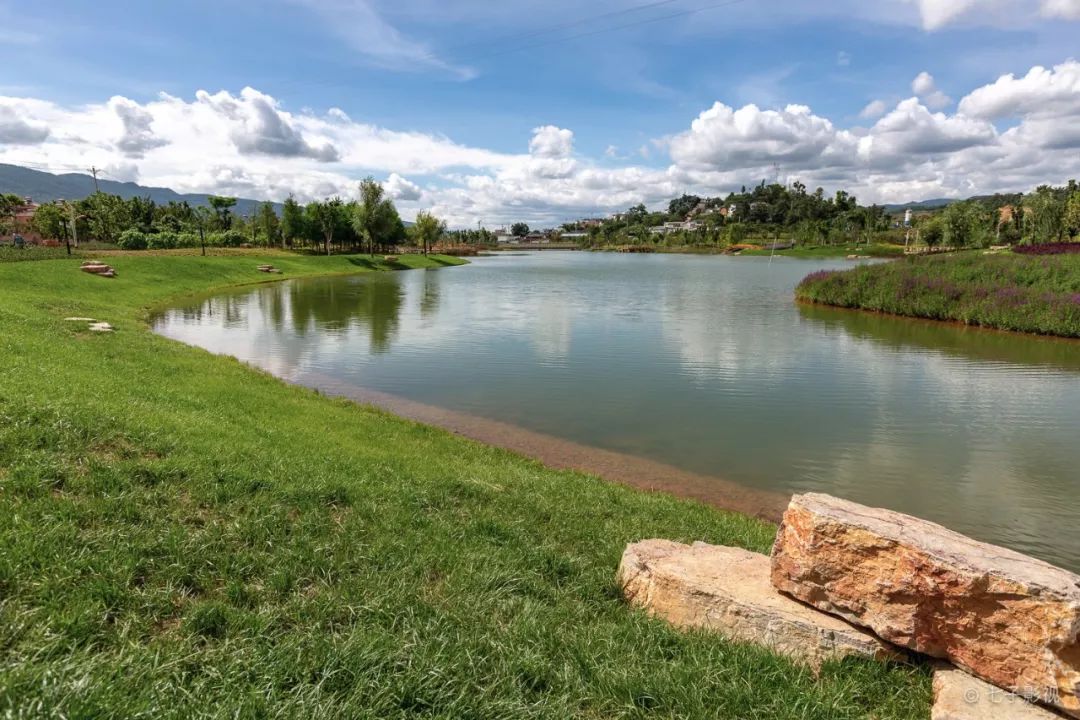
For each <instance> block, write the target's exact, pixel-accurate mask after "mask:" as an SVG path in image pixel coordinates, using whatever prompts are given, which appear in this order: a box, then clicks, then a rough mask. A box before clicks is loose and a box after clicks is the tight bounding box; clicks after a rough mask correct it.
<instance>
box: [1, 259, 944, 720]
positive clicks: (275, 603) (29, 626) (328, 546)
mask: <svg viewBox="0 0 1080 720" xmlns="http://www.w3.org/2000/svg"><path fill="white" fill-rule="evenodd" d="M260 257H261V256H259V255H258V254H250V253H249V254H225V255H223V256H216V257H208V258H201V257H198V256H193V255H184V254H177V253H173V254H163V255H143V254H140V255H134V254H125V255H118V256H116V257H111V258H109V262H110V263H111V264H112V265H113V266H114V267H115V268H116V269H117V272H118V273H119V277H118V278H117V279H115V280H107V279H102V278H98V277H93V276H89V275H86V274H84V273H81V272H79V271H78V270H77V266H78V261H77V260H73V261H72V260H43V261H41V262H27V263H6V264H0V503H2V505H3V510H4V511H3V512H2V513H0V548H2V552H0V716H3V717H11V718H23V717H27V718H28V717H65V718H132V717H176V718H189V717H198V716H202V717H235V718H263V717H289V718H293V717H310V718H394V717H428V718H434V717H440V718H522V717H526V718H529V717H535V718H539V717H545V718H566V717H588V718H616V717H628V718H638V717H657V718H676V717H678V718H691V717H702V718H706V717H707V718H793V719H794V718H799V719H809V718H821V719H822V720H824V719H829V720H835V719H837V718H840V719H843V718H876V719H878V720H885V719H891V718H920V719H921V718H925V717H926V716H927V714H928V706H929V695H930V688H929V680H928V671H927V670H926V669H925V668H922V667H917V668H912V667H904V666H889V665H883V664H879V663H874V662H867V661H846V662H843V663H834V664H830V665H828V666H826V667H825V668H824V669H823V671H822V672H821V674H820V676H817V677H815V675H814V674H813V673H812V672H810V671H809V670H807V669H803V668H800V667H798V666H796V665H793V664H791V663H790V662H788V661H786V660H784V659H781V658H778V657H775V656H773V655H771V654H769V653H767V652H764V651H762V650H760V649H756V648H753V647H747V646H740V645H736V644H731V643H728V642H725V641H723V640H720V639H718V638H716V637H713V636H708V635H705V634H702V633H685V634H684V633H680V632H676V631H674V630H672V629H669V628H668V627H666V626H665V625H664V624H662V623H660V622H657V621H653V620H650V619H648V618H646V617H644V616H643V615H642V614H640V613H637V612H633V611H631V610H630V609H629V608H628V607H627V606H626V605H625V604H624V602H623V601H622V599H621V596H620V592H619V588H618V587H616V584H615V582H614V575H615V569H616V566H617V564H618V560H619V557H620V555H621V553H622V550H623V548H624V546H625V545H626V544H627V543H628V542H631V541H635V540H639V539H642V538H648V537H666V538H672V539H677V540H683V541H691V540H705V541H708V542H712V543H720V544H731V545H739V546H743V547H747V548H752V549H754V550H758V551H765V552H767V551H768V549H769V546H770V543H771V540H772V536H773V533H774V530H775V528H773V527H772V526H769V525H768V524H765V523H762V522H758V521H756V520H752V519H749V518H747V517H743V516H739V515H735V514H730V513H724V512H720V511H717V510H714V509H710V508H707V507H705V506H702V505H699V504H695V503H693V502H688V501H682V500H678V499H674V498H671V497H667V496H663V495H654V494H647V493H642V492H638V491H634V490H631V489H627V488H624V487H620V486H615V485H612V484H609V483H605V482H602V481H600V480H598V479H595V478H592V477H588V476H585V475H581V474H576V473H572V472H560V471H555V470H550V469H547V468H545V467H543V466H542V465H540V464H538V463H536V462H532V461H530V460H527V459H523V458H521V457H519V456H516V455H513V454H511V453H508V452H505V451H501V450H497V449H493V448H490V447H486V446H483V445H480V444H477V443H474V442H470V441H467V440H463V439H461V438H458V437H455V436H454V435H452V434H450V433H448V432H444V431H441V430H438V429H434V428H431V427H426V426H422V425H418V424H415V423H412V422H409V421H406V420H402V419H399V418H396V417H394V416H391V415H389V414H386V413H383V412H381V411H378V410H375V409H372V408H369V407H362V406H359V405H356V404H354V403H352V402H346V401H343V400H336V399H332V398H327V397H324V396H320V395H319V394H317V393H315V392H312V391H309V390H305V389H302V388H298V387H292V386H289V385H286V384H285V383H282V382H280V381H278V380H276V379H274V378H273V377H271V376H269V375H267V374H264V373H262V372H259V371H257V370H254V369H251V368H249V367H247V366H245V365H242V364H240V363H238V362H236V361H234V360H231V359H228V358H223V357H217V356H213V355H211V354H209V353H207V352H204V351H202V350H198V349H195V348H191V347H187V346H184V345H181V344H179V343H175V342H172V341H169V340H166V339H164V338H161V337H158V336H156V335H153V334H152V333H151V332H149V330H148V329H147V326H146V323H145V320H146V317H147V313H148V308H151V307H154V306H159V305H160V304H162V303H163V302H166V301H168V300H169V299H170V298H176V297H178V296H182V295H187V294H192V293H199V292H205V291H207V290H209V289H212V288H221V287H225V286H230V285H236V284H241V283H250V282H257V281H262V280H266V279H268V278H267V276H265V275H262V274H259V273H257V272H256V271H255V270H254V266H255V265H256V264H258V260H259V258H260ZM266 257H267V258H268V259H269V261H270V262H273V263H274V264H275V265H277V266H278V267H280V268H282V269H283V270H284V271H285V273H286V274H285V277H295V276H299V275H305V274H318V273H339V272H361V271H370V270H372V269H382V266H381V265H377V266H375V267H373V266H372V265H370V264H369V261H368V260H367V258H365V257H362V256H359V257H357V256H352V257H340V256H335V257H332V258H319V257H301V256H290V255H285V254H282V253H275V254H272V255H268V256H266ZM401 262H402V265H403V266H408V267H434V266H438V265H443V264H453V263H455V262H457V261H455V260H452V259H449V258H432V259H430V260H425V259H423V258H418V257H415V256H406V257H403V258H402V261H401ZM444 272H454V270H452V269H449V270H444ZM68 316H87V317H93V318H97V319H99V320H104V321H108V322H110V323H112V324H113V325H114V326H116V328H117V332H115V333H114V334H109V335H94V334H91V333H88V332H86V331H85V329H84V326H83V325H81V324H78V323H71V322H65V321H64V318H65V317H68Z"/></svg>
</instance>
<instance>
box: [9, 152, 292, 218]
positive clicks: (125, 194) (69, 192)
mask: <svg viewBox="0 0 1080 720" xmlns="http://www.w3.org/2000/svg"><path fill="white" fill-rule="evenodd" d="M98 185H99V186H100V188H101V191H102V192H106V193H110V194H112V195H119V196H120V197H122V198H124V199H125V200H126V199H129V198H133V197H148V198H150V199H151V200H153V201H154V202H156V203H158V204H160V205H164V204H166V203H168V202H169V201H174V202H184V201H187V203H188V204H189V205H208V204H209V203H208V202H207V198H208V197H210V196H209V195H201V194H198V193H188V194H181V193H178V192H176V191H175V190H170V189H169V188H162V187H145V186H143V185H138V184H136V183H132V182H116V181H115V180H102V179H100V178H99V179H98ZM0 193H14V194H15V195H21V196H23V197H30V198H33V200H34V202H38V203H41V202H49V201H50V200H82V199H83V198H85V197H87V196H89V195H92V194H93V193H94V178H93V177H91V176H90V175H85V174H82V173H66V174H64V175H54V174H52V173H48V172H42V171H40V170H31V169H30V168H25V167H20V166H19V165H5V164H3V163H0ZM261 202H263V201H261V200H252V199H249V198H242V199H238V200H237V201H236V208H235V210H234V212H236V213H237V214H239V215H246V214H248V213H251V212H252V211H254V209H255V206H256V205H258V204H259V203H261ZM274 207H275V208H276V209H277V210H278V212H280V211H281V204H280V203H274Z"/></svg>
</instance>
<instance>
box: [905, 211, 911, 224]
mask: <svg viewBox="0 0 1080 720" xmlns="http://www.w3.org/2000/svg"><path fill="white" fill-rule="evenodd" d="M904 227H911V208H908V209H907V210H905V211H904Z"/></svg>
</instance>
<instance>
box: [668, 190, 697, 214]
mask: <svg viewBox="0 0 1080 720" xmlns="http://www.w3.org/2000/svg"><path fill="white" fill-rule="evenodd" d="M700 203H701V198H699V197H698V196H697V195H686V194H685V193H684V194H683V196H682V197H679V198H676V199H674V200H672V201H671V202H670V203H668V213H669V214H670V215H672V216H674V217H677V218H679V219H680V220H682V219H685V218H686V216H687V215H689V214H690V213H691V211H693V209H694V208H696V207H697V206H698V205H699V204H700Z"/></svg>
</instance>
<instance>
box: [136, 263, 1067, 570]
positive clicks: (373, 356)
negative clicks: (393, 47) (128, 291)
mask: <svg viewBox="0 0 1080 720" xmlns="http://www.w3.org/2000/svg"><path fill="white" fill-rule="evenodd" d="M851 264H852V263H851V262H849V261H821V260H813V261H807V260H796V259H791V258H776V259H774V260H772V261H770V260H769V259H768V258H732V257H719V256H716V257H714V256H685V255H621V254H608V253H571V252H565V253H564V252H542V253H533V254H522V255H500V256H497V257H481V258H474V259H473V260H472V264H470V265H468V266H464V267H452V268H444V269H440V270H430V271H412V272H400V273H377V274H368V275H360V276H352V277H333V278H322V279H308V280H295V281H287V282H283V283H277V284H271V285H262V286H257V287H252V288H245V289H241V290H238V291H233V292H229V293H225V294H222V295H218V296H214V297H211V298H207V299H201V300H197V301H191V302H189V303H187V304H183V305H181V306H179V307H176V308H174V309H171V310H169V311H167V312H165V313H163V314H162V315H160V316H159V317H158V318H157V319H156V320H155V322H154V327H155V330H156V331H157V332H159V333H161V334H163V335H166V336H168V337H171V338H175V339H177V340H181V341H183V342H187V343H190V344H193V345H198V346H201V347H204V348H206V349H208V350H210V351H212V352H215V353H222V354H228V355H233V356H235V357H237V358H239V359H241V360H244V361H246V362H249V363H252V364H253V365H256V366H258V367H261V368H264V369H266V370H268V371H270V372H272V373H274V374H275V375H277V376H279V377H282V378H284V379H286V380H289V381H291V382H295V383H299V384H303V385H307V386H310V387H317V388H320V389H324V390H326V391H328V392H334V393H339V394H344V395H350V396H353V397H357V398H359V399H371V400H374V401H376V402H379V403H380V404H383V405H385V406H387V407H389V408H391V409H394V410H396V411H401V412H403V414H407V415H412V416H414V417H418V418H419V419H422V420H425V421H429V422H437V423H439V424H443V425H447V426H449V427H452V428H454V429H459V430H461V431H462V432H463V433H464V434H467V435H472V436H474V437H478V438H480V439H483V440H489V441H493V442H497V443H498V444H503V445H506V446H507V447H511V448H513V449H518V450H522V451H524V452H530V453H532V454H535V455H537V456H538V457H541V459H544V460H545V461H555V462H554V463H553V464H560V463H559V462H558V461H559V460H561V459H566V458H573V461H571V460H569V459H566V460H565V462H563V463H562V464H566V465H572V466H575V467H583V468H584V469H587V470H592V471H595V472H601V473H602V474H608V473H606V472H605V470H606V468H607V467H611V468H612V473H611V474H613V475H616V476H618V475H619V474H620V473H622V474H624V475H626V476H627V477H628V478H630V481H634V480H635V478H636V479H637V483H638V484H639V485H641V486H648V487H659V488H662V489H668V490H671V491H673V492H678V493H681V494H686V495H690V496H693V497H698V498H701V499H704V500H707V501H710V502H715V503H717V504H721V505H727V506H732V507H737V508H738V509H742V510H746V509H747V507H748V506H749V505H752V502H753V501H752V500H748V499H747V498H746V497H742V498H740V499H739V500H738V501H737V502H736V501H735V500H734V499H733V498H735V497H736V495H737V494H738V492H739V490H740V489H745V490H746V491H747V493H748V496H749V497H753V496H754V494H755V493H757V494H759V495H760V497H761V498H765V499H763V500H762V501H761V503H762V507H765V506H769V507H775V498H777V497H781V496H786V495H787V494H790V493H792V492H800V491H810V490H813V491H819V492H826V493H830V494H833V495H838V496H841V497H845V498H849V499H852V500H855V501H858V502H862V503H865V504H869V505H875V506H883V507H889V508H892V509H895V510H900V511H903V512H907V513H911V514H914V515H918V516H920V517H925V518H928V519H931V520H934V521H937V522H940V523H942V524H944V525H946V526H948V527H950V528H952V529H954V530H957V531H959V532H962V533H965V534H968V535H971V536H973V537H976V538H979V539H981V540H985V541H988V542H993V543H996V544H1000V545H1005V546H1008V547H1012V548H1015V549H1017V550H1020V551H1021V552H1026V553H1029V554H1031V555H1034V556H1036V557H1040V558H1043V559H1045V560H1048V561H1050V562H1052V563H1055V564H1057V565H1061V566H1063V567H1067V568H1069V569H1072V570H1080V506H1078V504H1077V502H1076V496H1077V491H1078V490H1080V343H1078V342H1075V341H1065V340H1058V339H1050V338H1037V337H1028V336H1020V335H1012V334H1006V333H999V332H992V331H981V330H976V329H970V328H964V327H960V326H953V325H945V324H938V323H930V322H925V321H917V320H905V319H901V318H892V317H884V316H877V315H869V314H865V313H858V312H852V311H844V310H835V309H830V308H821V307H808V306H799V305H797V304H795V303H794V302H793V300H792V297H793V294H792V291H793V289H794V287H795V285H796V284H797V283H798V281H799V280H800V279H801V278H802V277H803V276H805V275H806V274H808V273H809V272H812V271H814V270H817V269H821V268H842V267H850V266H851ZM517 430H520V438H517V439H515V436H516V435H517V434H518V433H517V432H516V431H517ZM500 438H501V439H500ZM503 440H505V442H503ZM533 448H536V451H535V452H533V451H532V449H533ZM770 498H771V500H770ZM726 499H732V501H731V502H726V501H725V500H726ZM765 514H766V515H769V514H771V513H768V512H767V513H765Z"/></svg>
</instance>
